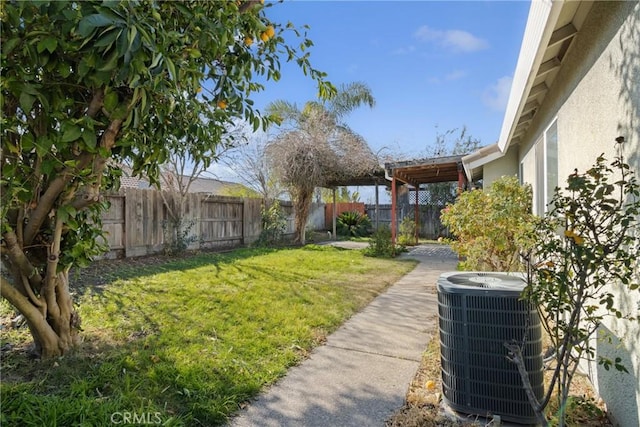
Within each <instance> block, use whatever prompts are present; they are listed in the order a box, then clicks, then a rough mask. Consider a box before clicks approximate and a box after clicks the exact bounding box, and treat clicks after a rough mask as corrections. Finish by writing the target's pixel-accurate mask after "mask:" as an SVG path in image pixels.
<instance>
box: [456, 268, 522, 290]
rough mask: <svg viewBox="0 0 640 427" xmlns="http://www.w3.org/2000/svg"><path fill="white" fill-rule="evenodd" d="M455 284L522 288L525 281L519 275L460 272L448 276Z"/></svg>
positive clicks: (492, 287)
mask: <svg viewBox="0 0 640 427" xmlns="http://www.w3.org/2000/svg"><path fill="white" fill-rule="evenodd" d="M448 280H449V282H450V283H451V284H453V285H458V286H470V287H477V288H487V289H514V288H519V289H522V287H524V281H523V280H522V278H521V277H519V276H512V275H507V274H504V273H503V274H499V273H485V272H477V273H458V274H455V275H451V276H449V277H448Z"/></svg>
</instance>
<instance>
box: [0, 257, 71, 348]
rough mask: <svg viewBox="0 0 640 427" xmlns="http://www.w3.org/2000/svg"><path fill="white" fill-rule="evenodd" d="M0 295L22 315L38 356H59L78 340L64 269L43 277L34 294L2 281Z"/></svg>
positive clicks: (66, 274)
mask: <svg viewBox="0 0 640 427" xmlns="http://www.w3.org/2000/svg"><path fill="white" fill-rule="evenodd" d="M18 277H20V276H18ZM21 279H26V278H25V277H21ZM23 283H24V282H23ZM23 288H24V287H23ZM27 294H28V293H27ZM2 296H3V297H4V298H6V299H7V300H8V301H9V302H10V303H11V304H12V305H13V306H14V307H16V308H17V309H18V310H19V311H20V313H22V315H23V316H24V317H25V319H26V321H27V325H28V326H29V331H30V332H31V335H32V337H33V341H34V345H35V351H36V353H37V354H38V355H39V356H41V357H42V358H51V357H57V356H61V355H63V354H65V353H67V352H68V351H69V350H71V349H72V348H73V347H74V346H75V345H76V344H77V343H78V331H79V330H80V316H79V315H78V313H77V312H76V310H75V309H74V307H73V301H72V299H71V294H70V292H69V272H68V270H67V271H62V272H59V273H57V274H52V275H47V276H45V277H44V282H43V286H42V289H41V291H40V296H38V297H35V295H33V293H31V295H25V294H24V293H22V292H20V291H19V290H18V289H17V287H16V286H13V285H12V284H11V283H9V282H8V281H5V280H3V281H2Z"/></svg>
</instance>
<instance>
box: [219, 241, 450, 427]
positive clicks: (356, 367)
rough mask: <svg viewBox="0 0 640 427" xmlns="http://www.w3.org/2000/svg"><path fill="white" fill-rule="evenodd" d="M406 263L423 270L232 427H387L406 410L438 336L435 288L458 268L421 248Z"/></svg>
mask: <svg viewBox="0 0 640 427" xmlns="http://www.w3.org/2000/svg"><path fill="white" fill-rule="evenodd" d="M402 256H403V257H411V258H415V259H418V260H419V261H420V263H419V264H418V265H417V266H416V268H415V269H414V270H413V271H411V272H410V273H408V274H407V275H405V276H404V277H403V278H401V279H400V280H399V281H398V282H396V283H395V284H394V285H393V286H392V287H390V288H389V290H388V291H387V292H385V293H384V294H382V295H380V296H378V297H377V298H376V299H375V300H373V302H372V303H371V304H369V305H368V306H367V307H366V308H365V309H364V310H362V311H361V312H360V313H358V314H357V315H355V316H353V317H352V318H351V319H350V320H348V321H347V322H346V323H345V324H344V325H342V327H340V329H338V330H337V331H336V332H334V333H333V334H331V335H330V336H329V338H328V339H327V342H326V344H325V345H323V346H320V347H317V348H316V349H315V350H314V351H313V352H312V353H311V356H310V357H309V358H308V359H307V360H305V361H304V362H302V363H301V364H300V365H298V366H296V367H293V368H291V369H290V370H289V372H288V373H287V375H286V376H285V377H284V378H282V379H281V380H280V381H279V382H278V383H276V384H275V385H274V386H272V387H271V388H270V389H268V390H266V391H265V392H264V393H263V394H262V395H260V396H259V397H258V398H257V399H256V400H255V401H253V402H252V403H251V404H250V405H249V406H248V407H247V408H245V409H244V410H242V411H241V412H240V413H239V415H238V416H237V417H235V418H233V419H232V420H231V421H230V424H229V425H230V426H231V427H262V426H265V427H266V426H278V427H280V426H292V427H294V426H295V427H303V426H304V427H313V426H318V427H333V426H341V427H347V426H358V427H373V426H380V427H382V426H384V422H385V420H386V419H387V418H388V417H389V416H390V415H391V414H392V413H393V412H394V411H395V410H397V409H399V408H400V407H402V405H403V404H404V398H405V394H406V392H407V390H408V387H409V384H410V382H411V380H412V379H413V376H414V375H415V373H416V371H417V370H418V367H419V365H420V360H421V358H422V353H423V351H424V350H425V348H426V346H427V343H428V342H429V340H430V338H431V336H432V335H433V334H435V333H437V327H436V318H437V315H438V308H437V295H436V287H435V285H436V281H437V279H438V277H439V276H440V274H441V273H443V272H445V271H452V270H455V267H456V264H457V258H456V256H455V254H454V253H453V252H452V251H451V250H450V249H449V248H448V247H447V246H442V245H421V246H418V247H416V248H414V249H413V250H412V251H411V252H410V253H408V254H403V255H402Z"/></svg>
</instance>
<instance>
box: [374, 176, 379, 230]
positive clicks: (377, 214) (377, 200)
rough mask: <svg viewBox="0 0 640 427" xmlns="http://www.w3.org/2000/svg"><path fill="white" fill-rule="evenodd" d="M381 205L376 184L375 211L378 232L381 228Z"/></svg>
mask: <svg viewBox="0 0 640 427" xmlns="http://www.w3.org/2000/svg"><path fill="white" fill-rule="evenodd" d="M379 204H380V196H379V195H378V183H377V182H376V208H375V211H374V212H375V214H376V230H377V229H378V228H380V210H379V209H378V205H379Z"/></svg>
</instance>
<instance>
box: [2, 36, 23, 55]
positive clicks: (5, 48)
mask: <svg viewBox="0 0 640 427" xmlns="http://www.w3.org/2000/svg"><path fill="white" fill-rule="evenodd" d="M20 41H21V40H20V38H15V39H9V40H7V41H3V42H2V53H3V54H5V55H8V54H10V53H11V52H12V51H13V49H15V47H16V46H18V44H19V43H20Z"/></svg>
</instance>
